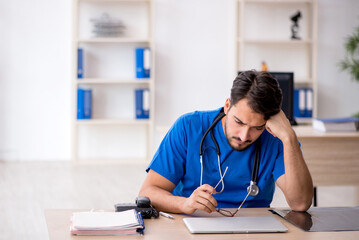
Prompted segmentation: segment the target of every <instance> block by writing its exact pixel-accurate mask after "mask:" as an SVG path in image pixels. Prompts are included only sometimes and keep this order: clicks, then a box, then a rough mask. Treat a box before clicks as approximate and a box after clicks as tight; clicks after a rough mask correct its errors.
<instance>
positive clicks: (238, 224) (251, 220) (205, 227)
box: [183, 216, 288, 233]
mask: <svg viewBox="0 0 359 240" xmlns="http://www.w3.org/2000/svg"><path fill="white" fill-rule="evenodd" d="M183 222H184V223H185V225H186V227H187V228H188V230H189V231H190V232H191V233H270V232H287V231H288V229H287V228H286V227H285V226H284V225H283V224H282V223H281V222H280V221H279V220H278V219H276V218H275V217H271V216H268V217H208V218H207V217H193V218H183Z"/></svg>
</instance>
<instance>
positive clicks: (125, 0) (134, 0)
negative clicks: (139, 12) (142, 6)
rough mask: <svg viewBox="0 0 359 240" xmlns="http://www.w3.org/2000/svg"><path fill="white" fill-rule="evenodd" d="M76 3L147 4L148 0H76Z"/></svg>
mask: <svg viewBox="0 0 359 240" xmlns="http://www.w3.org/2000/svg"><path fill="white" fill-rule="evenodd" d="M77 1H78V2H99V3H104V2H119V3H121V2H123V3H149V2H150V0H77Z"/></svg>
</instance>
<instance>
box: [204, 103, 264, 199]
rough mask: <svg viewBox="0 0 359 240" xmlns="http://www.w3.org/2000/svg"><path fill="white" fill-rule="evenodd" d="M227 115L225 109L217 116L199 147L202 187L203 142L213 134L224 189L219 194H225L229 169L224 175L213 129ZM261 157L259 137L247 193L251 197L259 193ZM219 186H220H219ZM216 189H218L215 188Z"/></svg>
mask: <svg viewBox="0 0 359 240" xmlns="http://www.w3.org/2000/svg"><path fill="white" fill-rule="evenodd" d="M225 115H226V114H225V113H224V111H223V109H222V110H221V111H220V113H219V114H218V115H217V117H216V118H215V119H214V121H213V123H212V124H211V126H209V128H208V129H207V131H206V132H205V133H204V135H203V137H202V139H201V143H200V145H199V158H200V163H201V179H200V185H202V180H203V150H202V147H203V142H204V139H205V138H206V137H207V135H208V133H209V132H211V138H212V141H213V143H214V145H215V146H216V152H217V161H218V170H219V175H220V177H221V178H220V179H221V180H220V182H219V183H221V185H222V189H221V191H219V192H218V193H221V192H223V190H224V181H223V177H224V174H225V173H226V171H227V169H228V167H227V168H226V170H225V173H224V174H222V169H221V160H220V157H219V156H220V155H221V152H220V149H219V146H218V143H217V141H216V138H215V137H214V134H213V131H212V130H213V128H214V127H215V126H216V124H217V123H218V122H219V121H220V120H221V119H222V118H223V117H224V116H225ZM260 155H261V138H260V137H259V138H258V139H257V140H256V142H255V154H254V164H253V169H252V175H251V182H250V184H249V186H248V187H247V192H248V194H249V195H250V196H253V197H255V196H257V195H258V193H259V187H258V186H257V180H258V170H259V163H260ZM217 185H218V184H217ZM215 188H216V187H215Z"/></svg>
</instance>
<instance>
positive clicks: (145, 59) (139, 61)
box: [136, 47, 151, 78]
mask: <svg viewBox="0 0 359 240" xmlns="http://www.w3.org/2000/svg"><path fill="white" fill-rule="evenodd" d="M150 71H151V51H150V49H149V48H142V47H141V48H136V78H149V77H150Z"/></svg>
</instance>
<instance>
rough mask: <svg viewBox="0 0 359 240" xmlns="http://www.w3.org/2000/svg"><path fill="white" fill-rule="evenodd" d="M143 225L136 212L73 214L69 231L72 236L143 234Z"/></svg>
mask: <svg viewBox="0 0 359 240" xmlns="http://www.w3.org/2000/svg"><path fill="white" fill-rule="evenodd" d="M144 229H145V225H144V223H143V220H142V216H141V214H140V213H138V212H137V211H136V210H134V209H131V210H127V211H123V212H75V213H73V215H72V223H71V227H70V231H71V233H72V234H74V235H133V234H143V230H144Z"/></svg>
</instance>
